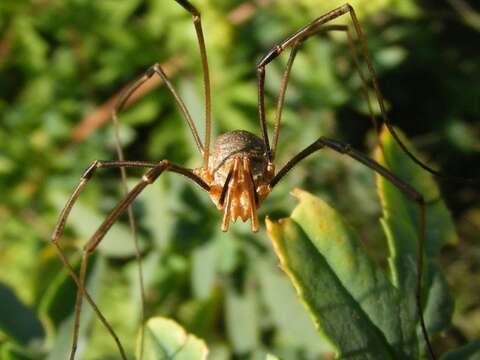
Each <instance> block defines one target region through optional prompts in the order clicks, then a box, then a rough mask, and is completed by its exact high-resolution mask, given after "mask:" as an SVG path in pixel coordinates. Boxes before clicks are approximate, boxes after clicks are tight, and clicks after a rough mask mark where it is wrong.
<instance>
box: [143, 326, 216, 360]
mask: <svg viewBox="0 0 480 360" xmlns="http://www.w3.org/2000/svg"><path fill="white" fill-rule="evenodd" d="M207 354H208V349H207V346H206V345H205V343H204V341H203V340H201V339H199V338H197V337H196V336H194V335H190V334H187V333H186V332H185V330H184V329H183V328H182V327H181V326H180V325H178V324H177V323H176V322H174V321H173V320H170V319H166V318H161V317H155V318H151V319H150V320H148V321H147V324H146V326H145V347H144V354H143V355H144V356H143V358H144V359H145V360H157V359H175V360H200V359H206V358H207Z"/></svg>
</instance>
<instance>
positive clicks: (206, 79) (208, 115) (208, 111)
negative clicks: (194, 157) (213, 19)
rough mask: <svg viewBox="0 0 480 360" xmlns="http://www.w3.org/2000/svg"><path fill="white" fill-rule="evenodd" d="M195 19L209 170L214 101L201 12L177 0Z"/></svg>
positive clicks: (204, 156)
mask: <svg viewBox="0 0 480 360" xmlns="http://www.w3.org/2000/svg"><path fill="white" fill-rule="evenodd" d="M175 1H176V2H177V3H179V4H180V5H181V6H182V7H183V8H184V9H185V10H187V11H188V12H189V13H190V14H192V17H193V25H194V26H195V32H196V33H197V39H198V47H199V49H200V58H201V60H202V68H203V84H204V88H205V147H204V152H203V167H204V168H205V169H207V168H208V159H209V156H210V137H211V131H212V130H211V128H212V105H211V104H212V101H211V91H210V72H209V70H208V59H207V50H206V49H205V39H204V37H203V30H202V21H201V17H200V12H199V11H198V10H197V8H196V7H195V6H193V5H192V4H191V3H190V1H188V0H175Z"/></svg>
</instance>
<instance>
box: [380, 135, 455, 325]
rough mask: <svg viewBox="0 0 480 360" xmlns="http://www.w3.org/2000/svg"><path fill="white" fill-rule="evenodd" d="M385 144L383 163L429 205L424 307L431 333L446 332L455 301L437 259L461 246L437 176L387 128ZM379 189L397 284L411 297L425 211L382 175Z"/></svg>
mask: <svg viewBox="0 0 480 360" xmlns="http://www.w3.org/2000/svg"><path fill="white" fill-rule="evenodd" d="M396 132H397V133H398V134H399V136H400V139H401V140H402V142H403V143H404V144H405V145H406V146H407V148H408V149H409V150H410V151H411V152H412V153H413V154H415V156H416V157H419V158H421V157H420V156H419V155H418V154H416V152H415V150H414V149H412V147H411V145H410V144H409V142H408V140H407V139H406V138H405V136H404V135H403V134H402V133H401V132H400V131H399V130H396ZM380 140H381V142H382V149H380V148H379V149H377V151H376V159H377V161H378V162H379V163H380V164H382V165H383V166H385V167H386V168H388V169H389V170H390V171H391V172H393V173H394V174H395V175H397V176H398V177H399V178H400V179H402V180H403V181H405V182H407V183H408V184H409V185H410V186H412V187H413V188H414V189H416V190H417V191H418V192H419V193H420V194H422V195H423V197H424V199H425V201H426V207H425V243H424V249H425V250H424V257H425V266H424V269H425V270H424V279H423V284H422V285H423V286H422V287H423V291H422V294H423V301H422V302H423V305H424V308H425V310H424V317H425V321H426V323H427V327H428V329H429V330H430V331H441V330H443V329H446V328H447V327H448V326H449V324H450V320H451V317H452V313H453V300H452V298H451V296H450V294H449V292H448V286H447V284H446V281H445V279H444V276H443V274H441V271H440V268H441V267H440V264H439V263H438V260H437V257H438V256H439V254H440V250H441V248H442V246H443V245H445V244H447V243H450V244H454V243H456V242H457V235H456V232H455V226H454V224H453V220H452V218H451V216H450V213H449V211H448V209H447V207H446V205H445V203H444V201H443V200H442V199H441V198H440V192H439V189H438V186H437V185H436V183H435V181H434V180H433V177H432V176H431V175H430V174H429V173H428V172H426V171H424V170H423V169H421V168H420V167H419V166H418V165H416V164H415V163H414V162H413V161H412V160H411V159H410V158H409V157H408V155H407V154H405V152H404V151H403V150H402V149H401V148H400V146H399V145H398V144H397V142H396V141H395V139H394V138H393V137H392V135H391V134H390V132H388V131H387V130H386V129H384V130H383V132H382V134H381V136H380ZM381 150H382V151H381ZM377 189H378V194H379V196H380V200H381V202H382V206H383V219H382V224H383V227H384V231H385V233H386V235H387V240H388V245H389V249H390V257H389V264H390V270H391V272H392V281H393V283H394V285H395V286H397V287H398V288H399V289H401V290H403V291H404V292H405V293H407V294H412V293H414V292H415V282H413V283H412V281H410V280H409V279H411V278H412V277H415V276H416V271H417V270H416V267H417V257H418V223H419V206H418V204H417V203H415V202H414V201H412V200H411V199H409V198H408V197H407V196H405V195H404V193H402V192H401V191H400V190H399V189H398V188H397V187H395V186H393V185H392V184H391V183H390V182H388V181H387V180H385V179H384V178H383V177H381V176H379V175H377ZM427 295H428V296H427ZM425 305H426V306H425Z"/></svg>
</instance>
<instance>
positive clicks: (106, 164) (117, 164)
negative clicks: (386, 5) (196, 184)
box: [52, 160, 157, 359]
mask: <svg viewBox="0 0 480 360" xmlns="http://www.w3.org/2000/svg"><path fill="white" fill-rule="evenodd" d="M156 165H157V164H155V163H148V162H141V161H101V160H96V161H94V162H93V163H92V164H91V165H90V166H89V167H88V168H87V170H86V171H85V172H84V174H83V175H82V177H81V178H80V182H79V184H78V185H77V187H76V188H75V190H74V191H73V193H72V195H71V196H70V198H69V199H68V201H67V204H66V205H65V207H64V209H63V210H62V212H61V214H60V218H59V220H58V222H57V225H56V227H55V230H54V232H53V236H52V241H53V244H54V245H55V248H56V250H57V252H58V253H59V255H60V259H61V260H62V262H63V264H64V265H65V266H66V267H67V269H68V271H69V272H70V274H71V275H73V276H72V277H73V278H74V280H75V282H76V283H77V286H78V287H83V286H84V285H83V284H82V283H80V282H79V280H78V278H77V277H76V275H75V272H74V271H73V268H72V266H71V265H70V263H69V262H68V260H67V259H66V257H65V255H64V253H63V250H62V248H61V246H60V238H61V236H62V234H63V230H64V228H65V224H66V222H67V219H68V216H69V214H70V211H71V210H72V208H73V206H74V205H75V202H76V201H77V199H78V197H79V196H80V193H81V192H82V190H83V189H84V188H85V186H86V185H87V184H88V182H89V180H90V179H91V178H92V177H93V175H94V174H95V172H96V170H97V169H98V168H125V167H134V168H153V167H155V166H156ZM86 297H87V300H88V302H89V303H90V304H91V305H92V307H93V309H94V311H95V313H96V314H97V315H98V317H99V318H100V320H101V321H102V323H103V324H104V326H105V327H106V328H107V330H108V332H109V333H110V334H111V335H112V336H113V338H114V340H115V342H116V344H117V347H118V349H119V351H120V353H121V354H122V357H123V358H124V359H126V356H125V351H124V349H123V347H122V345H121V343H120V340H119V339H118V337H117V335H116V334H115V332H114V331H113V329H112V327H111V326H110V324H109V323H108V322H107V320H106V319H105V318H104V316H103V315H102V313H101V312H100V310H99V309H98V308H97V306H96V304H95V303H94V302H93V300H92V299H91V297H90V296H89V295H88V294H86ZM78 330H79V320H77V318H75V320H74V335H73V338H74V339H77V338H78ZM76 347H77V343H76V340H75V341H74V342H73V344H72V354H74V353H75V350H76ZM72 359H73V355H72Z"/></svg>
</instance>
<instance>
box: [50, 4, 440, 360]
mask: <svg viewBox="0 0 480 360" xmlns="http://www.w3.org/2000/svg"><path fill="white" fill-rule="evenodd" d="M176 2H177V3H178V4H179V5H181V6H182V7H183V8H184V9H185V10H186V11H188V12H189V13H190V14H191V15H192V17H193V24H194V26H195V30H196V35H197V38H198V45H199V48H200V57H201V62H202V68H203V78H204V86H205V139H204V141H203V142H202V140H201V139H200V136H199V134H198V131H197V129H196V127H195V125H194V122H193V119H192V116H191V115H190V112H189V110H188V109H187V107H186V106H185V104H184V102H183V100H182V99H181V97H180V95H179V93H178V92H177V91H176V90H175V88H174V87H173V85H172V83H171V82H170V80H169V78H168V76H167V75H166V73H165V72H164V70H163V69H162V67H161V66H160V65H159V64H154V65H153V66H151V67H150V68H149V69H148V70H147V71H146V72H145V74H144V75H143V76H141V77H140V78H139V79H138V80H136V81H135V82H134V83H133V84H132V85H131V86H130V87H129V88H128V89H127V90H126V91H125V92H124V93H123V94H122V95H121V97H120V99H119V101H118V103H117V105H116V106H115V108H114V111H113V120H114V123H115V125H117V114H118V113H119V112H120V111H121V109H122V108H123V107H124V106H125V104H126V103H127V101H128V99H129V98H130V96H131V95H132V94H133V93H134V92H135V91H136V90H137V89H138V88H139V87H140V86H141V85H142V84H143V83H145V82H146V81H147V80H148V79H149V78H151V77H153V76H155V75H158V76H159V77H160V78H161V79H162V81H163V82H164V84H165V85H166V86H167V87H168V89H169V91H170V92H171V94H172V95H173V97H174V99H175V101H176V103H177V105H178V106H179V108H180V110H181V112H182V114H183V116H184V117H185V120H186V121H187V123H188V126H189V128H190V130H191V132H192V135H193V138H194V141H195V143H196V146H197V148H198V150H199V152H200V153H201V155H202V158H203V163H202V165H201V166H200V167H198V168H195V169H187V168H184V167H182V166H179V165H176V164H173V163H171V162H170V161H168V160H161V161H159V162H156V163H152V162H145V161H127V160H124V155H123V152H122V149H121V147H119V146H118V148H117V150H118V155H119V160H118V161H100V160H97V161H94V162H93V163H92V164H91V165H90V166H89V167H88V169H87V170H86V171H85V173H84V174H83V175H82V177H81V180H80V183H79V184H78V186H77V187H76V188H75V190H74V191H73V193H72V195H71V196H70V198H69V200H68V202H67V204H66V206H65V208H64V209H63V211H62V213H61V214H60V218H59V220H58V223H57V226H56V228H55V230H54V234H53V243H54V245H55V247H56V249H57V250H58V252H59V255H60V257H61V259H62V262H63V263H64V264H65V266H66V267H67V268H68V270H69V272H70V274H71V276H72V278H73V279H74V280H75V282H76V284H77V286H78V290H77V300H76V306H75V319H74V332H73V343H72V347H71V354H70V359H74V357H75V352H76V348H77V341H78V332H79V323H80V311H81V303H82V299H83V297H85V298H86V299H87V301H88V302H89V303H90V305H91V306H92V307H93V309H94V311H95V312H96V314H97V316H98V317H99V318H100V320H101V321H102V323H103V324H104V325H105V326H106V328H107V329H108V331H109V332H110V334H111V335H112V336H113V338H114V339H115V341H116V343H117V346H118V349H119V352H120V354H121V357H122V359H126V358H127V357H126V355H125V351H124V349H123V347H122V345H121V342H120V340H119V339H118V337H117V336H116V334H115V331H114V330H113V328H112V327H111V326H110V325H109V323H108V321H107V320H106V319H105V318H104V316H103V315H102V313H101V312H100V311H99V310H98V308H97V307H96V305H95V303H94V301H93V300H92V298H91V297H90V295H89V294H88V292H87V291H86V289H85V277H86V272H87V264H88V259H89V256H90V255H91V254H92V252H93V251H94V250H95V249H96V248H97V246H98V245H99V243H100V242H101V241H102V239H103V238H104V236H105V235H106V233H107V232H108V231H109V229H110V228H111V227H112V225H113V224H114V223H115V222H116V221H117V219H118V218H119V216H120V215H121V214H122V213H123V212H124V211H125V210H127V209H128V211H129V215H130V219H132V217H131V216H132V214H131V210H130V206H131V204H132V202H133V201H134V200H135V199H136V198H137V196H139V195H140V193H141V192H142V191H143V190H144V189H145V188H146V187H147V186H148V185H150V184H152V183H154V182H155V181H156V180H157V179H158V178H159V176H160V175H161V174H163V173H164V172H165V171H169V172H174V173H177V174H180V175H183V176H185V177H187V178H189V179H190V180H193V181H194V182H195V183H197V184H198V185H199V186H200V188H201V189H203V190H205V191H206V192H208V194H209V195H210V198H211V200H212V201H213V203H214V204H215V206H216V207H217V208H218V209H219V210H221V211H223V219H222V223H221V229H222V230H223V231H227V230H228V227H229V224H230V222H231V221H236V220H237V218H238V217H240V218H241V219H242V220H243V221H247V220H250V221H251V229H252V231H253V232H257V231H258V229H259V222H258V217H257V209H258V208H259V207H260V206H261V204H262V202H263V201H264V200H265V199H266V198H267V197H268V195H269V194H270V192H271V191H272V190H273V188H274V187H275V185H276V184H277V183H278V182H279V181H280V180H282V178H283V177H284V176H285V175H286V174H287V173H288V172H289V171H290V170H291V169H292V168H293V167H294V166H295V165H297V164H298V163H299V162H300V161H301V160H303V159H304V158H306V157H308V156H309V155H311V154H313V153H315V152H316V151H318V150H321V149H324V148H328V149H331V150H333V151H336V152H338V153H341V154H345V155H347V156H349V157H351V158H353V159H355V160H357V161H359V162H360V163H362V164H364V165H365V166H367V167H369V168H370V169H372V170H373V171H375V172H376V173H378V174H379V175H380V176H382V177H384V178H385V179H387V180H388V181H390V182H391V183H392V184H393V185H395V186H396V187H397V188H398V189H399V190H401V191H402V192H403V193H404V194H405V195H406V196H407V197H408V198H409V199H411V200H412V201H414V202H416V203H417V204H418V207H419V210H420V211H419V221H418V224H419V225H418V249H419V251H418V254H419V259H418V265H417V278H416V282H417V284H416V301H417V308H418V316H419V319H420V325H421V329H422V333H423V337H424V338H425V341H426V344H427V347H428V351H429V353H430V355H431V357H432V358H435V356H434V353H433V349H432V346H431V344H430V340H429V337H428V333H427V330H426V325H425V321H424V319H423V315H422V311H421V309H422V304H421V298H420V293H421V292H420V289H421V279H422V272H423V242H424V231H425V202H424V199H423V197H422V195H421V194H420V193H418V192H417V191H416V190H415V189H414V188H413V187H412V186H410V185H409V184H407V183H405V182H404V181H402V180H401V179H400V178H398V177H397V176H396V175H395V174H393V173H391V172H390V171H389V170H387V169H386V168H384V167H383V166H381V165H380V164H378V163H377V162H375V161H374V160H372V159H370V158H368V157H367V156H365V155H363V154H362V153H360V152H358V151H356V150H354V149H353V148H351V147H350V146H349V145H348V144H345V143H342V142H339V141H336V140H332V139H328V138H325V137H320V138H318V139H317V140H316V141H315V142H313V143H312V144H311V145H310V146H308V147H306V148H305V149H303V150H301V151H300V152H299V153H298V154H297V155H296V156H294V157H293V158H292V159H291V160H290V161H288V162H287V163H286V164H285V165H284V166H283V167H281V168H280V170H278V171H277V170H276V169H275V156H276V150H277V144H278V140H279V134H280V123H281V116H282V110H283V104H284V99H285V93H286V90H287V85H288V81H289V76H290V72H291V69H292V65H293V63H294V60H295V56H296V54H297V51H298V50H299V48H300V46H301V44H302V43H303V42H304V41H305V40H307V39H308V38H310V37H313V36H315V35H317V34H320V33H325V32H331V31H341V32H345V33H346V34H347V37H348V40H349V45H350V50H351V53H352V58H353V61H354V63H355V65H356V68H357V71H358V73H359V75H360V78H361V80H362V83H363V92H364V96H365V97H366V100H367V102H368V105H369V108H370V112H371V114H372V122H373V125H374V127H375V128H376V130H377V132H378V131H379V127H380V126H379V124H377V122H376V119H375V116H374V115H373V112H372V107H371V104H370V101H369V96H368V87H367V80H366V78H365V77H364V75H363V74H362V71H361V69H360V66H359V61H358V58H357V54H356V48H355V46H354V43H353V36H352V33H354V34H355V35H356V38H357V39H358V41H359V43H360V48H361V50H362V53H363V56H364V58H365V60H366V62H367V65H368V72H369V77H370V79H371V81H372V83H373V88H374V92H375V96H376V100H377V101H378V105H379V107H380V111H381V120H382V123H383V125H384V126H386V127H387V128H388V130H389V131H390V132H391V134H392V135H393V137H394V138H395V140H396V141H397V142H398V144H399V145H400V146H401V147H402V149H403V150H404V151H405V152H406V153H407V154H408V155H409V156H410V158H411V159H412V160H413V161H415V162H416V163H417V164H418V165H420V166H421V167H423V168H424V169H425V170H427V171H429V172H431V173H433V174H436V175H440V174H439V173H438V172H436V171H435V170H433V169H431V168H430V167H428V166H427V165H425V164H423V163H422V162H421V161H420V160H418V159H417V158H415V156H414V155H413V154H411V153H410V152H409V151H408V150H407V148H406V147H405V145H404V144H403V143H402V142H401V140H400V139H399V137H398V136H397V134H396V133H395V130H394V129H393V127H392V126H391V124H390V122H389V120H388V117H387V113H386V111H385V106H384V101H383V98H382V95H381V93H380V89H379V86H378V82H377V78H376V74H375V70H374V68H373V66H372V62H371V60H370V57H369V53H368V49H367V46H366V42H365V38H364V34H363V30H362V28H361V26H360V24H359V22H358V20H357V17H356V15H355V11H354V9H353V8H352V7H351V6H350V5H349V4H345V5H342V6H339V7H337V8H335V9H333V10H332V11H330V12H328V13H326V14H324V15H322V16H320V17H318V18H317V19H315V20H313V21H312V22H310V23H309V24H307V25H305V26H304V27H302V28H301V29H299V30H298V31H296V32H295V33H294V34H292V35H291V36H289V37H288V38H287V39H285V40H284V41H281V42H280V43H278V44H277V45H275V46H274V47H272V48H271V49H270V50H269V51H268V53H267V54H266V55H265V56H264V57H263V58H262V59H261V60H260V62H259V63H258V65H257V74H258V110H259V119H260V129H261V137H258V136H256V135H254V134H252V133H250V132H247V131H244V130H234V131H231V132H227V133H225V134H222V135H220V136H218V137H217V139H216V141H215V143H214V146H213V150H211V149H210V143H211V97H210V76H209V68H208V61H207V53H206V49H205V41H204V36H203V31H202V25H201V19H200V13H199V12H198V11H197V9H196V8H195V7H194V6H193V5H192V4H191V3H190V2H189V1H188V0H176ZM346 14H348V15H349V16H350V18H351V21H352V24H353V31H352V32H351V31H350V28H349V27H348V26H347V25H328V23H329V22H330V21H332V20H334V19H336V18H338V17H341V16H343V15H346ZM285 50H290V57H289V60H288V63H287V66H286V70H285V72H284V75H283V78H282V83H281V88H280V94H279V98H278V103H277V109H276V116H275V125H274V131H273V137H271V138H269V136H268V132H267V126H266V116H265V106H264V85H265V71H266V67H267V65H268V64H269V63H270V62H271V61H272V60H274V59H275V58H276V57H277V56H279V55H280V54H281V53H282V52H283V51H285ZM117 139H118V136H117ZM99 168H120V169H121V171H122V177H123V180H125V169H126V168H145V169H149V170H148V171H147V172H146V173H145V174H144V175H143V177H142V179H141V180H140V181H139V182H138V183H137V184H136V185H135V186H134V187H133V188H132V189H131V190H129V191H128V193H127V194H126V196H125V198H124V199H123V200H122V201H121V202H120V203H119V204H118V205H117V206H116V207H115V208H114V209H113V210H112V211H111V213H110V214H109V215H108V217H107V218H106V219H105V221H104V222H103V223H102V224H101V225H100V227H99V228H98V229H97V230H96V231H95V233H94V234H93V235H92V237H91V238H90V240H89V241H88V242H87V243H86V245H85V246H84V248H83V256H82V259H81V265H80V272H79V274H78V275H77V274H76V273H75V272H74V270H73V268H72V266H71V265H70V264H69V262H68V260H67V258H66V256H65V254H64V252H63V250H62V248H61V246H60V238H61V237H62V234H63V231H64V228H65V224H66V222H67V219H68V216H69V214H70V212H71V210H72V208H73V206H74V204H75V202H76V200H77V199H78V197H79V195H80V193H81V192H82V190H83V189H84V188H85V186H86V184H87V183H88V182H89V180H90V179H91V178H92V176H93V175H94V174H95V172H96V170H97V169H99Z"/></svg>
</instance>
